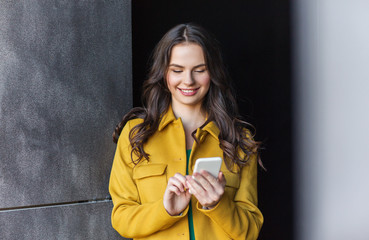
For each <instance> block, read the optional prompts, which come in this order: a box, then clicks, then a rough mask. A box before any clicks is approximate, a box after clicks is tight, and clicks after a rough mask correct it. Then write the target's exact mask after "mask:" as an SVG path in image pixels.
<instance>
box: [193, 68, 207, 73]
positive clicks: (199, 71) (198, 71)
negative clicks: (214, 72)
mask: <svg viewBox="0 0 369 240" xmlns="http://www.w3.org/2000/svg"><path fill="white" fill-rule="evenodd" d="M195 72H197V73H202V72H205V69H202V70H196V71H195Z"/></svg>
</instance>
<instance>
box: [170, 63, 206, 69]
mask: <svg viewBox="0 0 369 240" xmlns="http://www.w3.org/2000/svg"><path fill="white" fill-rule="evenodd" d="M203 66H206V64H205V63H201V64H199V65H196V66H194V67H193V68H198V67H203ZM169 67H179V68H184V66H181V65H179V64H175V63H172V64H169Z"/></svg>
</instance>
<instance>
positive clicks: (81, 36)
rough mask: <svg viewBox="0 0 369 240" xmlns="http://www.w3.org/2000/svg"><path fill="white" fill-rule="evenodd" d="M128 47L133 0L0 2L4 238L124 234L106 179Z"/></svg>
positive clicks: (123, 103)
mask: <svg viewBox="0 0 369 240" xmlns="http://www.w3.org/2000/svg"><path fill="white" fill-rule="evenodd" d="M131 45H132V44H131V1H129V0H124V1H118V0H116V1H114V0H112V1H97V0H96V1H95V0H91V1H82V0H80V1H42V0H33V1H26V0H22V1H6V0H0V162H1V164H0V239H85V238H86V239H87V238H88V239H119V238H120V237H119V236H118V234H117V233H115V231H114V230H113V229H112V228H111V224H110V211H111V208H112V203H111V201H109V200H107V199H109V193H108V181H109V174H110V169H111V164H112V160H113V155H114V151H115V144H114V143H113V142H112V137H111V134H112V131H113V129H114V127H115V125H116V124H117V123H118V121H119V120H120V119H121V117H122V115H123V114H124V113H125V112H127V111H128V110H129V109H130V108H131V107H132V87H131V81H132V80H131V79H132V77H131V74H132V70H131V68H132V66H131V64H132V63H131V62H132V57H131ZM71 236H75V237H71Z"/></svg>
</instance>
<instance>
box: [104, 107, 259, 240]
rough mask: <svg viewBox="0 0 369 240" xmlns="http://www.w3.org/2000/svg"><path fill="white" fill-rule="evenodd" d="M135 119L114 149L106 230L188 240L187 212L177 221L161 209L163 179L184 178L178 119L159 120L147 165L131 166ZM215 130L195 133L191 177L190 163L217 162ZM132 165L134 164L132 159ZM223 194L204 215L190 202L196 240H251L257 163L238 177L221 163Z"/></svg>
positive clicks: (254, 225)
mask: <svg viewBox="0 0 369 240" xmlns="http://www.w3.org/2000/svg"><path fill="white" fill-rule="evenodd" d="M141 122H142V120H141V119H134V120H131V121H129V122H128V123H127V124H126V126H125V127H124V129H123V131H122V133H121V135H120V137H119V140H118V144H117V149H116V153H115V157H114V162H113V166H112V171H111V176H110V184H109V191H110V194H111V197H112V200H113V204H114V207H113V211H112V218H111V220H112V225H113V227H114V228H115V229H116V230H117V231H118V232H119V233H120V234H121V235H122V236H124V237H127V238H134V239H151V240H152V239H161V240H162V239H189V228H188V217H187V212H188V207H187V208H186V210H185V211H184V212H183V213H182V215H181V216H170V215H169V214H168V213H167V212H166V210H165V208H164V205H163V196H164V191H165V189H166V186H167V182H168V179H169V178H170V177H172V176H174V174H175V173H177V172H179V173H181V174H182V175H185V174H186V143H185V133H184V130H183V125H182V122H181V119H180V118H178V119H176V118H175V116H174V114H173V112H172V110H171V109H169V111H168V112H167V113H166V114H165V115H164V116H163V118H162V121H161V123H160V126H159V129H158V131H157V132H156V133H155V134H154V135H153V136H151V137H150V138H149V140H148V141H147V143H146V144H145V145H144V149H145V151H146V152H147V153H148V154H149V156H150V159H149V161H147V160H143V161H141V162H140V163H139V164H137V165H134V164H133V163H132V161H131V146H130V143H129V132H130V130H131V129H132V127H133V126H135V125H136V124H138V123H141ZM218 135H219V129H218V128H217V126H216V125H215V124H214V123H213V122H210V123H209V124H207V125H206V126H205V127H203V129H197V132H196V137H197V139H198V140H199V143H196V141H195V142H194V144H193V147H192V152H191V156H190V160H189V166H190V167H189V174H192V171H193V168H194V163H195V161H196V159H198V158H203V157H222V158H223V152H222V150H221V149H220V148H219V140H218ZM133 158H134V160H135V159H137V157H136V156H135V155H133ZM221 171H222V172H223V173H224V176H225V178H226V182H227V183H226V188H225V193H224V195H223V197H222V198H221V200H220V201H219V203H218V204H217V205H216V206H215V207H214V208H213V209H211V210H204V209H202V206H201V205H200V203H199V202H198V201H197V199H196V198H195V197H194V196H192V199H191V203H192V211H193V221H194V228H195V229H194V230H195V236H196V239H200V240H203V239H205V240H206V239H211V240H216V239H221V240H224V239H248V240H252V239H257V237H258V234H259V231H260V228H261V226H262V224H263V220H264V219H263V215H262V214H261V212H260V211H259V209H258V208H257V161H256V157H255V156H254V157H253V158H252V159H251V161H250V162H249V164H248V165H247V166H245V167H243V168H242V170H241V171H238V173H232V172H231V171H229V170H228V169H227V167H226V166H225V164H224V162H223V164H222V167H221Z"/></svg>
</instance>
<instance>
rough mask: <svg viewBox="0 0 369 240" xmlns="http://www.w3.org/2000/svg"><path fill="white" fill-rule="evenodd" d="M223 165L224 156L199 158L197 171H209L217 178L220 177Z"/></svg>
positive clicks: (196, 165) (196, 166)
mask: <svg viewBox="0 0 369 240" xmlns="http://www.w3.org/2000/svg"><path fill="white" fill-rule="evenodd" d="M221 165H222V158H220V157H211V158H199V159H197V160H196V163H195V169H194V171H193V172H194V173H195V172H200V171H201V170H205V171H208V172H209V173H210V174H211V175H213V176H214V177H215V178H218V173H219V171H220V166H221Z"/></svg>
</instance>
